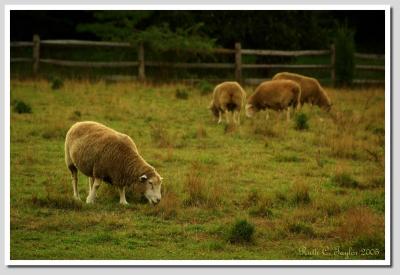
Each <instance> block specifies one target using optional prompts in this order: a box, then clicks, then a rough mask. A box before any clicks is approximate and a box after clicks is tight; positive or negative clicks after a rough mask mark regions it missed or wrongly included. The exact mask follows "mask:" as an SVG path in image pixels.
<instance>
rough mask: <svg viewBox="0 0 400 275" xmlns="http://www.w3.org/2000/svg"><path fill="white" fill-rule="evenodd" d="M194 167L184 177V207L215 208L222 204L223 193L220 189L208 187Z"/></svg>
mask: <svg viewBox="0 0 400 275" xmlns="http://www.w3.org/2000/svg"><path fill="white" fill-rule="evenodd" d="M197 169H198V168H196V166H194V167H192V168H191V170H190V171H189V173H188V174H187V176H186V180H185V182H184V189H185V191H186V193H187V197H186V199H185V200H184V201H183V204H184V205H185V206H195V207H210V208H213V207H216V206H218V205H220V204H221V203H222V197H223V195H224V191H223V190H222V188H220V187H217V186H213V187H210V186H209V185H208V184H207V183H206V181H205V179H204V177H203V176H202V175H201V174H200V173H199V171H198V170H197Z"/></svg>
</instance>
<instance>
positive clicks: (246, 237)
mask: <svg viewBox="0 0 400 275" xmlns="http://www.w3.org/2000/svg"><path fill="white" fill-rule="evenodd" d="M253 235H254V225H252V224H251V223H249V222H248V221H247V220H238V221H236V222H235V223H234V224H233V225H232V227H231V228H230V230H229V233H228V240H229V241H230V242H231V243H249V242H251V241H252V240H253Z"/></svg>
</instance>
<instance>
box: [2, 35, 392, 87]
mask: <svg viewBox="0 0 400 275" xmlns="http://www.w3.org/2000/svg"><path fill="white" fill-rule="evenodd" d="M10 46H11V47H32V49H33V54H32V58H26V57H12V58H11V60H10V61H11V62H12V63H19V62H31V63H32V68H33V73H34V74H37V73H38V71H39V68H40V63H43V64H52V65H57V66H66V67H88V68H114V67H137V68H138V75H137V78H138V79H139V80H145V79H146V74H145V68H146V67H168V68H187V69H189V68H203V69H210V68H212V69H234V75H235V79H236V81H238V82H243V81H242V80H243V79H242V70H243V69H323V70H329V71H330V79H331V81H332V83H335V79H336V75H335V54H336V51H335V47H334V45H331V47H330V49H327V50H301V51H282V50H260V49H242V48H241V44H240V43H235V47H234V49H225V48H215V49H210V50H209V51H208V52H210V53H213V54H230V55H234V58H235V62H234V63H185V62H158V61H150V60H149V61H148V60H145V49H144V46H143V44H139V45H138V46H133V45H132V44H130V43H127V42H109V41H87V40H54V39H53V40H40V37H39V36H38V35H34V36H33V41H32V42H31V41H14V42H11V43H10ZM41 46H85V47H120V48H121V47H122V48H135V47H137V48H138V49H137V50H138V59H137V60H136V61H106V62H103V61H74V60H61V59H51V58H40V47H41ZM187 51H190V52H200V53H201V52H205V50H187ZM242 55H261V56H283V57H299V56H324V55H330V57H331V58H330V62H329V63H328V64H303V65H301V64H246V63H245V64H243V63H242ZM355 57H356V58H361V59H369V60H382V59H384V55H378V54H364V53H355ZM355 68H356V69H357V70H367V71H384V70H385V66H380V65H356V66H355ZM380 82H381V80H374V79H359V80H355V81H354V83H380Z"/></svg>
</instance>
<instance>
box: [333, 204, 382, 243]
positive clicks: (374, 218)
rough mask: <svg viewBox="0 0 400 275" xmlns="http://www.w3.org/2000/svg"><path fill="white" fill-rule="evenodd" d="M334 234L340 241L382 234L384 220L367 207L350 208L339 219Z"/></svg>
mask: <svg viewBox="0 0 400 275" xmlns="http://www.w3.org/2000/svg"><path fill="white" fill-rule="evenodd" d="M340 224H341V225H340V226H339V227H338V228H337V229H336V234H337V236H338V237H340V239H341V240H345V239H355V238H358V237H371V236H376V235H382V234H384V231H383V228H384V218H383V217H382V216H380V215H378V214H376V213H375V212H373V211H372V210H371V209H369V208H367V207H356V208H351V209H349V210H347V211H346V212H344V213H343V214H342V216H341V217H340Z"/></svg>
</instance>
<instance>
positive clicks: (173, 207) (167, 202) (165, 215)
mask: <svg viewBox="0 0 400 275" xmlns="http://www.w3.org/2000/svg"><path fill="white" fill-rule="evenodd" d="M179 205H180V200H179V197H178V196H177V195H176V193H175V192H174V191H169V190H168V191H166V192H165V193H164V194H163V196H162V199H161V202H160V203H159V204H158V205H156V206H154V207H152V208H149V209H148V214H150V215H154V216H158V217H160V218H162V219H164V220H170V219H173V218H176V216H177V215H178V213H179V211H180V207H179Z"/></svg>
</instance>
